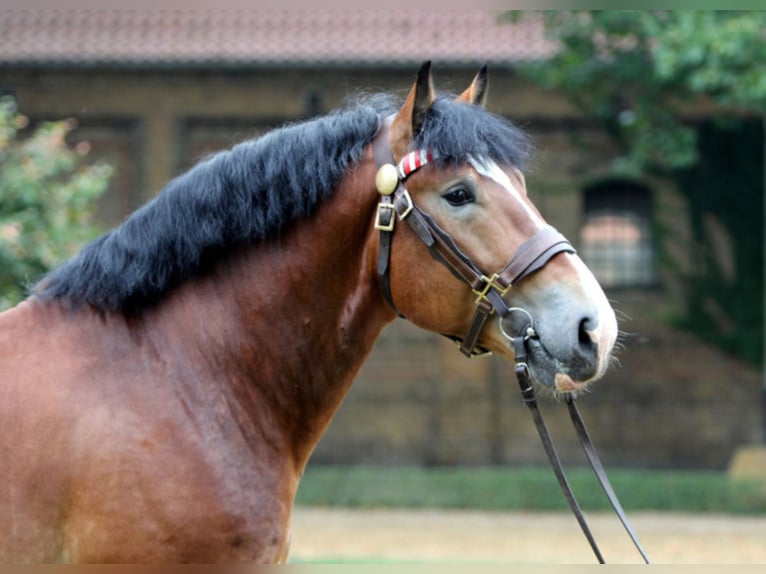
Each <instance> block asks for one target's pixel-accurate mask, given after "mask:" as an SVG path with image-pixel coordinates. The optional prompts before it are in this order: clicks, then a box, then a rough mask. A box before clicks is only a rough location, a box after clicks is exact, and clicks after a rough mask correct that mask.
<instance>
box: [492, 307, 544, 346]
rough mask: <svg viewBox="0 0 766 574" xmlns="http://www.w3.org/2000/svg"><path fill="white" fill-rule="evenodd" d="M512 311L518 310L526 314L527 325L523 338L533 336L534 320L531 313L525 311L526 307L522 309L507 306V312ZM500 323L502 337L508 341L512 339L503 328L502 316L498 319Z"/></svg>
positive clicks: (534, 333)
mask: <svg viewBox="0 0 766 574" xmlns="http://www.w3.org/2000/svg"><path fill="white" fill-rule="evenodd" d="M514 311H519V312H520V313H524V314H525V315H526V316H527V319H529V326H528V327H527V330H526V333H525V335H524V340H525V341H526V340H527V339H529V338H531V337H534V336H535V335H537V331H535V320H534V319H533V318H532V315H531V314H530V313H529V311H527V310H526V309H522V308H521V307H509V308H508V314H511V313H512V312H514ZM499 323H500V332H501V333H502V334H503V337H505V338H506V339H508V340H509V341H512V340H513V337H512V336H511V335H509V334H508V333H506V331H505V329H504V328H503V321H502V318H500V319H499Z"/></svg>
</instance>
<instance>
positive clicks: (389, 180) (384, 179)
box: [375, 163, 399, 195]
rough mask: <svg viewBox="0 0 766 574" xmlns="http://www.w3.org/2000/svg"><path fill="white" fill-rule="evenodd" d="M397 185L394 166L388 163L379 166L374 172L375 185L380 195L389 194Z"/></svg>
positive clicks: (397, 176)
mask: <svg viewBox="0 0 766 574" xmlns="http://www.w3.org/2000/svg"><path fill="white" fill-rule="evenodd" d="M398 185H399V174H398V173H397V171H396V167H395V166H394V165H392V164H390V163H386V164H383V165H381V166H380V169H378V173H377V174H375V187H376V188H377V189H378V193H379V194H380V195H391V194H392V193H394V190H396V188H397V187H398Z"/></svg>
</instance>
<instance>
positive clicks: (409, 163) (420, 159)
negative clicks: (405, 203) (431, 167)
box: [397, 149, 434, 180]
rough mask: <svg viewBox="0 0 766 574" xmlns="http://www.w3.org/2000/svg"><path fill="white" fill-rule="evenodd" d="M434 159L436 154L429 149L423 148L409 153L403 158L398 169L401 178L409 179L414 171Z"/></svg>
mask: <svg viewBox="0 0 766 574" xmlns="http://www.w3.org/2000/svg"><path fill="white" fill-rule="evenodd" d="M433 160H434V156H433V154H432V153H431V152H430V151H429V150H425V149H421V150H418V151H413V152H410V153H408V154H407V155H406V156H404V157H403V158H402V160H401V161H400V162H399V166H398V167H397V170H398V171H399V179H401V180H405V179H407V177H408V176H409V175H411V174H412V173H413V172H415V171H417V170H419V169H420V168H421V167H423V166H424V165H426V164H427V163H428V162H429V161H433Z"/></svg>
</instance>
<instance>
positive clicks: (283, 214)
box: [33, 97, 529, 312]
mask: <svg viewBox="0 0 766 574" xmlns="http://www.w3.org/2000/svg"><path fill="white" fill-rule="evenodd" d="M394 109H395V108H394V107H392V105H391V98H387V97H379V98H370V99H368V100H367V101H364V102H360V103H358V104H356V105H353V106H350V107H348V108H346V109H343V110H341V111H337V112H334V113H332V114H329V115H327V116H324V117H322V118H319V119H315V120H311V121H307V122H303V123H299V124H294V125H289V126H287V127H283V128H281V129H278V130H275V131H273V132H270V133H269V134H267V135H265V136H263V137H261V138H258V139H255V140H251V141H247V142H244V143H241V144H239V145H237V146H235V147H233V148H232V149H231V150H229V151H224V152H221V153H218V154H216V155H214V156H212V157H211V158H209V159H207V160H205V161H203V162H201V163H200V164H198V165H197V166H195V167H194V168H192V169H191V170H190V171H188V172H187V173H185V174H183V175H181V176H179V177H177V178H176V179H174V180H172V181H171V182H170V183H169V184H168V185H167V186H166V187H165V189H164V190H163V191H162V192H161V193H160V194H159V195H158V196H157V197H156V198H155V199H153V200H152V201H151V202H149V203H148V204H146V205H145V206H143V207H142V208H140V209H139V210H137V211H136V212H135V213H133V214H132V215H131V216H130V217H129V218H128V219H126V221H125V222H124V223H123V224H122V225H120V226H119V227H117V228H115V229H113V230H112V231H109V232H108V233H106V234H105V235H103V236H101V237H100V238H98V239H96V240H95V241H93V242H92V243H89V244H88V245H86V246H85V247H84V248H83V249H82V251H81V252H80V253H79V254H78V255H77V256H75V257H74V258H72V259H70V260H69V261H67V262H65V263H64V264H63V265H61V266H60V267H59V268H58V269H56V270H54V271H52V272H51V273H49V274H48V275H47V276H46V277H44V278H43V280H42V281H40V283H38V284H37V285H36V286H35V287H34V289H33V294H34V295H36V296H38V297H40V298H43V299H60V300H64V301H66V302H67V303H68V304H70V305H72V306H74V307H76V306H80V305H83V304H90V305H92V306H94V307H95V308H97V309H101V310H114V311H123V312H131V311H137V310H140V309H141V308H144V307H146V306H148V305H151V304H153V303H155V302H157V301H158V300H160V299H161V298H162V297H163V296H164V294H165V293H167V292H168V291H169V290H170V289H172V288H173V287H174V286H176V285H178V284H180V283H181V282H183V281H185V280H186V279H188V278H190V277H193V276H195V275H198V274H200V273H202V272H204V270H205V269H207V268H209V267H210V266H211V265H212V263H213V262H214V261H215V260H216V259H218V258H219V257H220V256H221V255H222V254H223V253H225V252H226V251H227V250H230V249H232V248H234V247H237V246H242V245H248V244H253V243H257V242H260V241H263V240H266V239H268V238H269V237H272V236H274V235H275V234H277V233H279V232H280V230H282V229H284V228H285V227H286V226H287V225H289V224H290V223H292V222H294V221H296V220H298V219H301V218H306V217H310V216H311V214H312V213H313V212H314V210H315V209H316V207H317V206H318V205H319V203H320V202H321V201H322V200H323V199H324V198H326V197H328V196H329V195H330V194H331V193H332V192H333V190H334V189H335V187H336V185H337V183H338V181H339V180H340V178H341V177H342V176H343V174H344V173H345V172H346V171H347V170H348V169H349V166H352V165H354V164H355V163H357V162H358V161H359V159H360V158H361V156H362V153H363V151H364V149H365V148H366V146H367V145H368V144H369V143H370V142H371V141H372V139H373V138H374V136H375V134H376V132H377V130H378V127H379V125H380V122H381V119H382V118H383V117H385V115H387V114H389V113H391V112H392V111H393V110H394ZM416 143H417V145H418V147H427V148H430V149H432V150H433V151H435V152H436V153H437V154H438V158H439V161H440V162H453V161H454V162H459V163H464V162H465V161H466V160H467V158H468V156H475V157H490V158H492V159H494V160H495V161H497V162H498V163H502V164H511V165H516V166H519V167H522V166H523V163H524V161H525V160H526V158H527V156H528V154H529V144H528V140H527V139H526V136H525V135H524V134H523V132H521V131H519V130H518V129H517V128H515V127H514V126H512V125H511V124H510V123H509V122H507V121H505V120H503V119H502V118H498V117H496V116H494V115H492V114H489V113H488V112H485V111H483V110H481V109H480V108H477V107H475V106H468V105H465V104H456V103H454V102H452V101H451V100H449V99H446V98H440V99H438V100H437V101H436V103H435V104H434V106H433V107H432V109H431V110H430V111H429V113H428V114H427V116H426V119H425V121H424V124H423V130H422V132H421V133H420V134H419V136H418V139H417V142H416Z"/></svg>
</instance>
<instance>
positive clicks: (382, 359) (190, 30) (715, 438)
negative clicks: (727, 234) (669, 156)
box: [0, 9, 761, 468]
mask: <svg viewBox="0 0 766 574" xmlns="http://www.w3.org/2000/svg"><path fill="white" fill-rule="evenodd" d="M418 16H419V17H418V18H417V25H415V24H414V20H413V18H412V13H411V12H409V13H396V12H383V11H376V10H365V11H359V12H353V11H352V12H344V13H340V12H332V11H329V12H328V11H321V12H320V11H316V12H314V11H307V10H303V11H301V10H298V11H296V10H292V11H286V10H285V11H228V12H227V11H219V12H206V11H199V10H198V11H172V10H169V11H151V12H143V11H141V10H124V11H112V10H45V11H42V10H38V11H36V10H6V9H0V93H9V94H12V95H13V96H15V97H16V98H17V100H18V103H19V107H20V109H21V111H22V112H23V113H25V114H26V115H28V116H29V117H30V119H31V120H32V121H40V120H46V119H59V118H69V117H74V118H76V119H77V120H78V125H79V128H78V130H77V131H76V133H75V137H76V138H77V139H81V140H87V141H89V142H90V144H91V147H92V150H93V151H92V153H93V155H94V156H98V157H103V158H105V159H107V160H108V161H109V162H111V163H112V164H113V165H114V166H115V167H116V168H117V175H116V177H115V180H114V182H113V185H112V187H111V189H110V190H109V192H108V194H106V195H105V196H104V198H103V199H102V200H101V203H100V218H101V220H102V221H103V222H104V223H105V224H106V225H113V224H116V223H118V222H119V221H120V220H121V219H122V218H123V217H124V216H125V215H126V214H127V213H129V212H130V211H132V210H133V209H135V208H136V207H137V206H139V205H140V204H141V203H143V202H144V201H146V200H147V199H148V198H150V197H151V196H152V195H153V194H155V193H156V192H157V191H159V190H160V189H161V188H162V187H163V186H164V184H165V183H166V182H167V181H168V180H169V179H170V178H171V177H173V176H174V175H175V174H177V173H179V172H180V171H182V170H184V169H185V168H187V167H189V166H190V165H192V164H193V163H194V162H196V161H197V160H198V159H199V158H200V157H202V156H203V155H205V154H206V153H208V152H210V151H213V150H216V149H220V148H222V147H225V146H228V145H230V144H231V143H233V142H236V141H239V140H241V139H245V138H248V137H253V136H255V135H258V134H260V133H263V132H264V131H266V130H268V129H270V128H273V127H275V126H278V125H280V124H282V123H284V122H287V121H294V120H297V119H301V118H305V117H310V116H313V115H316V114H319V113H323V112H326V111H329V110H330V109H333V108H335V107H337V106H339V105H341V104H342V103H343V101H344V100H345V99H347V98H348V97H351V96H353V95H354V94H356V93H359V92H361V91H364V92H370V91H396V92H403V91H405V90H406V89H408V88H409V86H410V84H411V82H412V81H413V79H414V74H415V72H416V70H417V68H418V66H419V64H420V63H421V62H422V61H423V60H427V59H430V60H433V62H434V75H435V81H436V85H437V89H446V90H449V91H453V92H457V91H460V90H461V89H462V88H463V87H464V86H465V85H467V83H468V82H469V81H470V80H471V78H472V77H473V75H474V73H475V71H476V69H477V68H478V66H479V65H480V64H482V63H488V64H489V67H490V85H491V87H490V94H489V100H488V108H489V109H490V110H491V111H493V112H495V113H498V114H502V115H505V116H507V117H509V118H510V119H512V120H513V121H514V122H516V123H517V124H519V125H521V126H523V127H524V128H526V129H527V130H528V131H530V132H531V134H532V135H533V136H534V138H535V141H536V144H537V148H538V152H537V156H536V161H535V162H534V163H533V166H532V169H531V170H530V172H529V173H528V174H527V180H528V186H529V189H530V194H531V197H532V198H533V201H534V202H535V203H536V205H537V206H538V207H539V208H540V209H541V211H542V212H543V214H544V216H545V217H546V218H547V219H548V221H549V222H550V223H552V224H553V225H555V226H556V227H558V228H559V229H560V230H561V231H562V232H563V233H565V234H566V235H567V236H568V237H569V238H570V239H571V240H572V241H573V242H574V243H575V244H576V245H577V247H578V249H579V250H580V252H581V254H582V255H583V257H584V258H585V259H586V261H587V262H588V263H589V264H590V265H591V266H592V268H593V269H594V271H595V272H596V274H597V275H598V277H599V278H600V280H601V281H602V282H603V284H604V285H605V287H606V288H607V292H608V294H609V296H610V298H611V299H613V300H614V301H615V307H616V308H617V309H618V310H619V312H620V314H621V316H622V320H621V323H622V324H621V327H622V329H623V330H624V331H625V332H626V333H628V334H629V336H627V338H626V341H625V349H623V350H622V351H621V352H620V353H619V358H620V363H621V365H620V366H619V367H617V368H615V369H613V370H612V372H611V373H610V374H608V375H607V377H606V378H605V380H604V381H602V382H600V383H599V384H597V385H595V386H594V389H593V392H592V393H591V394H590V395H589V396H587V397H586V398H585V399H584V400H582V401H580V402H581V405H582V406H581V408H582V410H583V411H584V415H585V416H586V417H587V420H588V421H589V424H590V427H591V432H592V434H593V435H594V436H595V439H596V441H597V442H598V443H599V444H600V445H602V448H603V450H604V458H605V459H606V461H607V462H608V463H610V464H612V465H638V466H653V467H706V468H721V467H724V466H725V465H726V464H727V463H728V461H729V458H730V456H731V453H732V451H733V449H734V448H736V447H737V446H739V445H740V444H743V443H747V442H754V441H757V440H759V439H760V434H759V433H760V432H761V431H760V429H761V420H760V416H761V414H760V407H759V401H760V398H759V397H760V377H759V374H758V373H757V372H755V371H754V370H752V369H748V368H747V367H746V366H744V365H743V364H742V363H741V362H739V361H737V360H736V359H734V358H732V357H729V356H726V355H724V354H723V353H721V352H720V351H718V350H716V349H715V348H712V347H709V346H706V345H705V344H704V342H703V341H700V340H699V339H697V338H695V337H693V336H691V335H689V334H686V333H683V332H678V331H675V330H673V329H672V328H670V327H669V326H668V324H667V320H668V318H669V317H672V316H673V315H674V314H675V313H678V312H679V310H680V308H681V297H682V292H681V290H680V287H679V282H678V280H677V273H676V271H677V269H679V268H681V269H683V268H684V267H685V266H688V265H689V261H690V252H691V251H690V249H691V246H690V239H689V233H688V230H687V229H686V228H685V225H686V224H685V222H686V221H687V218H686V216H685V210H686V205H685V203H684V201H683V200H682V198H681V197H680V195H679V194H677V193H676V192H675V191H674V190H673V189H672V188H668V187H667V185H665V184H663V183H662V182H658V181H649V180H642V181H626V180H617V179H614V178H613V177H612V175H611V172H610V163H611V161H612V159H613V157H614V152H613V150H612V148H611V144H610V141H609V139H608V138H607V136H606V135H605V134H604V133H602V132H601V131H599V129H597V127H596V126H595V125H593V124H591V123H590V122H589V121H587V120H586V119H585V118H583V117H581V116H580V115H579V114H578V112H577V111H576V110H575V109H574V108H573V107H572V106H571V105H570V104H569V103H568V102H567V101H566V100H565V99H564V98H563V97H562V96H560V95H559V94H556V93H551V92H548V91H545V90H542V89H541V88H539V87H538V86H535V85H533V84H531V83H530V82H529V81H528V80H526V79H524V78H523V77H521V76H520V75H519V74H518V72H517V67H518V64H519V63H520V62H523V61H526V60H531V59H538V58H545V57H546V56H547V55H549V54H550V53H551V52H552V50H554V49H555V46H553V45H552V44H550V43H549V42H548V41H547V40H546V39H545V37H544V35H543V31H542V28H541V26H539V25H537V24H534V23H529V22H525V23H523V24H521V23H508V22H501V21H499V19H498V17H497V14H493V13H491V12H487V11H460V12H456V11H447V12H442V13H428V14H426V13H423V14H419V15H418ZM723 256H724V257H725V256H726V254H725V253H724V255H723ZM661 261H663V262H666V263H665V264H661ZM667 262H670V264H667ZM723 385H725V387H726V392H725V393H723V392H721V391H720V388H721V387H722V386H723ZM546 406H549V408H547V409H546V410H547V411H548V412H549V413H550V415H549V418H551V424H552V427H553V432H554V434H555V435H556V436H557V438H559V439H560V440H561V441H562V443H561V451H562V454H563V458H565V459H570V460H572V461H579V460H580V458H579V451H578V447H576V446H575V441H574V437H572V434H571V433H570V432H569V430H568V428H565V427H568V421H567V420H566V415H565V414H564V413H563V412H557V411H562V409H556V408H555V406H556V405H555V404H554V402H553V401H551V404H550V405H546ZM543 457H544V454H543V452H542V450H541V449H540V447H539V446H538V443H537V439H536V437H535V435H534V429H533V427H532V425H531V423H530V421H529V420H528V419H527V414H526V413H525V412H523V406H522V405H521V403H520V401H519V400H518V397H517V391H516V387H515V382H514V381H513V379H512V371H511V369H510V367H509V366H508V365H506V364H504V363H503V362H501V361H499V360H497V359H494V358H489V359H472V360H467V359H464V358H463V357H462V355H460V354H459V353H458V352H457V350H456V349H455V348H454V347H453V345H452V344H451V343H449V342H445V341H443V340H442V339H441V338H440V337H437V336H434V335H432V334H429V333H425V332H422V331H420V330H418V329H416V328H414V327H412V326H411V325H409V324H407V323H405V322H403V321H398V322H396V323H395V324H394V325H392V326H391V327H389V328H388V329H387V330H386V331H385V332H384V334H383V336H382V338H381V340H380V341H379V344H378V345H377V347H376V349H375V350H374V352H373V355H372V356H371V357H370V359H369V361H368V363H367V364H366V366H365V367H364V369H363V371H362V373H361V374H360V376H359V379H358V380H357V382H356V383H355V385H354V388H353V389H352V391H351V393H350V394H349V396H348V398H347V400H346V402H345V404H344V406H343V407H342V408H341V410H340V411H339V413H338V414H337V416H336V419H335V420H334V422H333V424H332V425H331V427H330V429H329V431H328V433H327V435H326V436H325V437H324V439H323V440H322V442H321V443H320V445H319V447H318V449H317V451H316V453H315V455H314V459H313V460H314V461H315V462H317V463H321V462H338V463H353V462H378V463H411V464H474V465H478V464H500V463H503V464H506V463H508V464H526V463H542V462H543Z"/></svg>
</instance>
